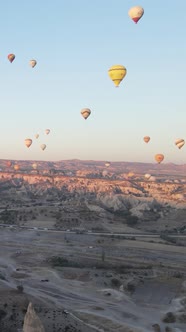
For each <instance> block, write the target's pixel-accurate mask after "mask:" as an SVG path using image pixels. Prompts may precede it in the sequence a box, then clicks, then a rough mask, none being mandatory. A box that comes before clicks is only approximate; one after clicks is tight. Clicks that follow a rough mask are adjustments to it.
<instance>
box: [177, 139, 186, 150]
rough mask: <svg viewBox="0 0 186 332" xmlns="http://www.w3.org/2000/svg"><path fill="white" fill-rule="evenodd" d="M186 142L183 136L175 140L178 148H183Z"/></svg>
mask: <svg viewBox="0 0 186 332" xmlns="http://www.w3.org/2000/svg"><path fill="white" fill-rule="evenodd" d="M184 144H185V141H184V139H182V138H178V139H177V140H176V141H175V145H176V146H177V147H178V149H181V148H182V146H184Z"/></svg>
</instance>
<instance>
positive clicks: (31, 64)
mask: <svg viewBox="0 0 186 332" xmlns="http://www.w3.org/2000/svg"><path fill="white" fill-rule="evenodd" d="M29 65H30V66H31V67H32V68H34V67H35V66H36V65H37V61H36V60H33V59H32V60H30V61H29Z"/></svg>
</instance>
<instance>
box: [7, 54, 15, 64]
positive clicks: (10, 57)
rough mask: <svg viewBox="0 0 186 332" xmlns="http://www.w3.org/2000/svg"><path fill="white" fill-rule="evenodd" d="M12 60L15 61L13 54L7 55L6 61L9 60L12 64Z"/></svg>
mask: <svg viewBox="0 0 186 332" xmlns="http://www.w3.org/2000/svg"><path fill="white" fill-rule="evenodd" d="M14 59H15V54H8V60H9V61H10V62H13V61H14Z"/></svg>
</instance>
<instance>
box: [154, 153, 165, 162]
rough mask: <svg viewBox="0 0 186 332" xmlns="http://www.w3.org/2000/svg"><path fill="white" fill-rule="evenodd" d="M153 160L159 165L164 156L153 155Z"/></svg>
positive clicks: (159, 154)
mask: <svg viewBox="0 0 186 332" xmlns="http://www.w3.org/2000/svg"><path fill="white" fill-rule="evenodd" d="M154 158H155V160H156V161H157V163H158V164H160V163H161V162H162V161H163V159H164V155H163V154H161V153H158V154H156V155H155V157H154Z"/></svg>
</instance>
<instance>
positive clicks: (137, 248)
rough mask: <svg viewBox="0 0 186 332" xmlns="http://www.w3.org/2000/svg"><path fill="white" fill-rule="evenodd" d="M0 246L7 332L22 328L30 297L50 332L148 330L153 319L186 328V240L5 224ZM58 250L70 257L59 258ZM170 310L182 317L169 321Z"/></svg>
mask: <svg viewBox="0 0 186 332" xmlns="http://www.w3.org/2000/svg"><path fill="white" fill-rule="evenodd" d="M40 224H42V223H40ZM43 227H46V224H44V225H43ZM149 241H152V239H150V240H149ZM159 242H161V241H159ZM0 250H1V259H0V289H1V297H0V309H1V310H4V311H5V313H6V316H4V317H3V318H2V319H1V321H0V328H1V329H0V331H2V332H4V331H6V332H7V331H10V332H14V331H18V329H21V327H22V320H23V317H24V313H25V310H26V308H27V305H28V302H29V301H32V303H33V304H34V307H35V309H36V312H37V313H38V315H39V317H40V318H41V320H42V322H43V324H44V326H45V328H46V331H47V332H53V331H55V332H57V331H74V332H76V331H78V332H80V331H81V332H88V331H89V332H92V331H96V330H97V331H108V332H109V331H118V332H125V331H126V332H127V331H128V332H129V331H130V332H132V331H139V332H147V331H148V332H149V331H153V328H152V325H153V324H155V323H158V324H160V325H161V326H162V328H164V327H165V326H172V327H176V328H179V329H180V331H185V329H186V319H185V321H184V322H181V321H180V320H181V318H179V317H180V315H182V321H183V313H184V311H185V308H184V307H183V302H184V301H182V305H181V304H180V301H181V299H183V298H185V299H186V288H185V284H186V282H185V281H186V247H181V246H174V245H167V244H165V243H164V244H163V243H158V240H156V241H154V242H153V243H152V242H148V241H147V239H145V241H143V239H140V240H135V241H134V240H133V241H132V240H127V239H124V240H122V239H109V238H106V237H100V236H96V235H92V234H89V235H86V234H71V233H68V232H67V233H65V234H64V233H60V232H49V231H38V230H20V229H19V230H18V229H15V230H14V229H4V228H2V229H1V231H0ZM53 256H57V257H62V258H63V259H67V262H66V264H64V265H63V264H62V265H63V266H58V265H57V264H56V262H55V264H54V261H53V260H52V259H51V258H52V257H53ZM18 285H22V286H23V292H21V291H19V290H18V289H17V286H18ZM63 309H67V310H68V311H69V313H68V314H64V313H63ZM170 311H171V312H173V313H175V315H176V317H177V318H176V322H174V323H167V322H163V321H162V318H163V317H164V315H165V314H166V313H167V312H170ZM7 326H8V328H9V330H7ZM67 327H68V328H67Z"/></svg>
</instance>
